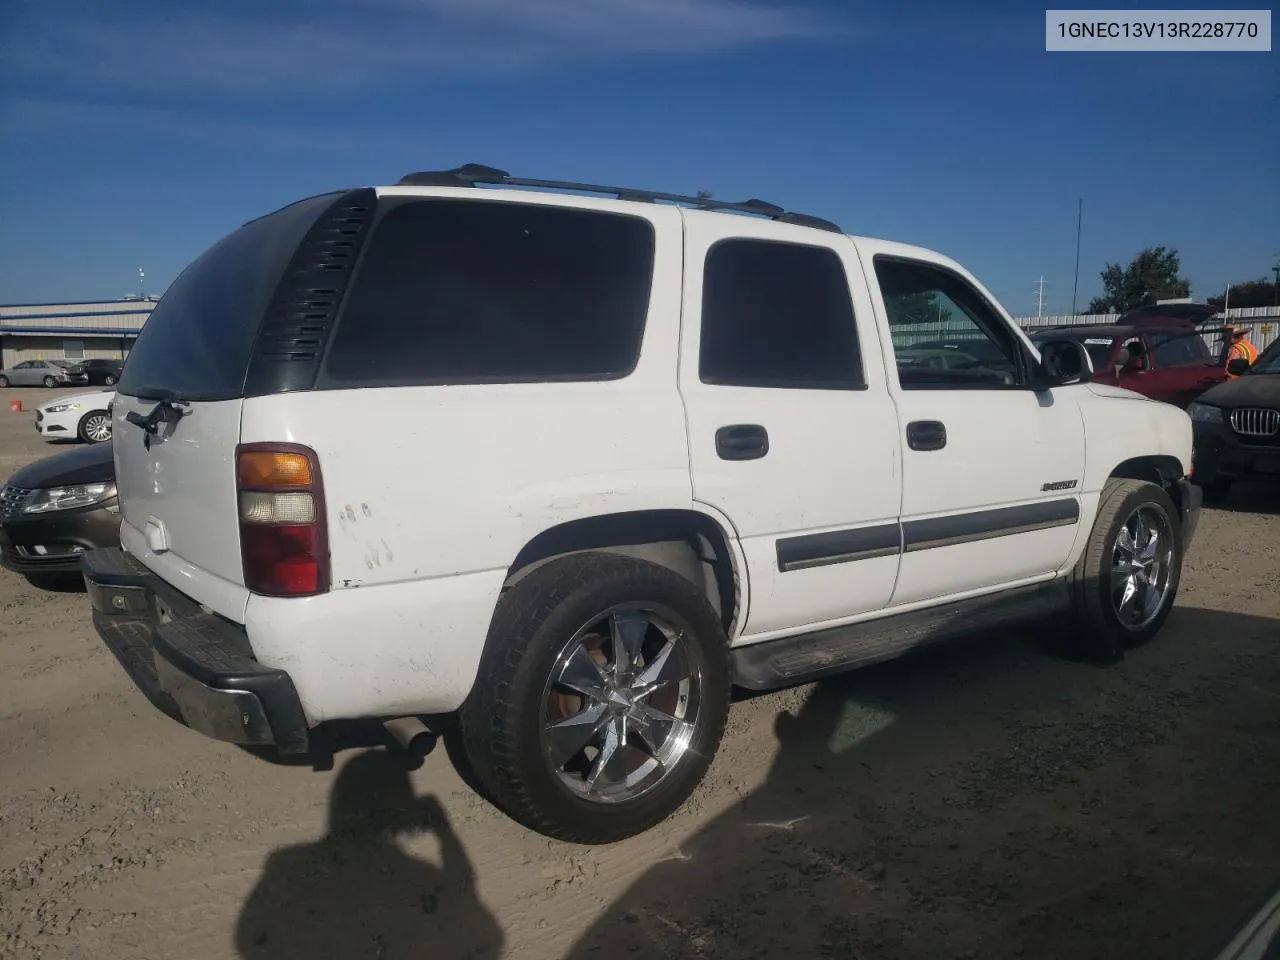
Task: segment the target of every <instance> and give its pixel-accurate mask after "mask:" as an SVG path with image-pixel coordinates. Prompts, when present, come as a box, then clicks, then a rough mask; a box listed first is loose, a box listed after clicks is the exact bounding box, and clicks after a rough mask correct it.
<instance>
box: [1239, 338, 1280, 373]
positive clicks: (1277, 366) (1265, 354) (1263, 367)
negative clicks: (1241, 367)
mask: <svg viewBox="0 0 1280 960" xmlns="http://www.w3.org/2000/svg"><path fill="white" fill-rule="evenodd" d="M1246 373H1248V374H1254V373H1280V340H1277V341H1276V342H1275V343H1273V344H1271V346H1269V347H1267V349H1265V350H1263V351H1262V356H1260V357H1258V362H1257V363H1255V364H1254V365H1253V366H1251V367H1250V368H1249V369H1248V370H1247V371H1246Z"/></svg>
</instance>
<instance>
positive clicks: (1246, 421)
mask: <svg viewBox="0 0 1280 960" xmlns="http://www.w3.org/2000/svg"><path fill="white" fill-rule="evenodd" d="M1231 429H1232V430H1234V431H1235V432H1236V433H1238V434H1239V435H1240V436H1242V437H1274V436H1276V435H1277V434H1280V410H1272V409H1270V408H1268V407H1240V408H1238V409H1236V410H1232V411H1231Z"/></svg>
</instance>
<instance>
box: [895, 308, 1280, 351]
mask: <svg viewBox="0 0 1280 960" xmlns="http://www.w3.org/2000/svg"><path fill="white" fill-rule="evenodd" d="M1119 318H1120V315H1119V314H1118V313H1089V314H1083V315H1081V316H1074V315H1072V314H1066V315H1059V316H1042V317H1014V318H1013V322H1014V323H1016V324H1017V325H1018V326H1020V327H1021V328H1022V329H1023V330H1025V331H1026V332H1027V333H1036V332H1037V331H1040V330H1046V329H1048V328H1050V327H1088V326H1110V325H1111V324H1113V323H1115V322H1116V320H1118V319H1119ZM1228 320H1230V321H1233V322H1235V323H1239V324H1240V325H1241V326H1243V327H1245V328H1246V329H1247V330H1248V331H1249V341H1250V342H1251V343H1252V344H1253V345H1254V346H1255V347H1257V348H1258V351H1259V352H1261V351H1263V350H1265V349H1266V348H1267V347H1269V346H1270V345H1271V344H1272V343H1274V342H1275V340H1276V339H1277V338H1280V310H1277V309H1276V308H1275V307H1244V308H1241V309H1233V310H1228V311H1227V312H1226V313H1220V314H1218V315H1217V316H1215V317H1214V318H1213V319H1212V320H1210V321H1209V323H1210V324H1213V325H1216V324H1218V323H1221V322H1225V321H1228ZM909 329H910V332H909V333H908V332H907V331H906V330H905V329H903V328H901V327H899V328H898V330H897V331H895V333H894V341H895V342H896V343H898V344H900V345H909V344H914V343H926V342H928V341H930V340H944V339H965V338H966V337H972V336H974V328H973V324H972V323H970V322H969V321H967V320H958V321H957V320H946V321H943V322H941V323H922V324H918V325H917V324H912V325H911V327H910V328H909ZM1204 339H1205V342H1206V343H1207V344H1208V345H1209V349H1210V350H1212V351H1214V352H1215V355H1216V352H1217V349H1218V348H1219V347H1220V341H1219V335H1218V334H1216V333H1214V334H1208V335H1207V336H1205V338H1204Z"/></svg>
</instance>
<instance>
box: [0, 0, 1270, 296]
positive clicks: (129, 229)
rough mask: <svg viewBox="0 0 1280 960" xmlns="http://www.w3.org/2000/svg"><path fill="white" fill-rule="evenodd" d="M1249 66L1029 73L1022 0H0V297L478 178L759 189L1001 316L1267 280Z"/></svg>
mask: <svg viewBox="0 0 1280 960" xmlns="http://www.w3.org/2000/svg"><path fill="white" fill-rule="evenodd" d="M1277 56H1278V55H1277V54H1276V53H1274V52H1273V53H1261V54H1104V53H1100V54H1049V53H1046V52H1045V51H1044V10H1043V8H1042V7H1036V6H1034V5H1029V4H1026V3H1020V4H1014V3H1000V2H994V3H974V4H970V5H960V4H953V3H937V4H933V3H925V4H916V5H911V6H903V5H900V4H894V3H889V2H882V0H873V2H870V3H864V4H850V3H831V2H817V0H815V2H813V3H809V4H807V5H806V4H804V2H803V0H792V2H784V0H361V2H360V3H352V2H350V0H221V2H217V3H214V2H209V0H205V2H192V0H114V2H113V3H111V4H102V3H99V2H92V0H3V2H2V3H0V95H2V99H0V134H2V136H0V151H3V152H0V225H3V228H2V229H0V303H14V302H36V301H54V300H64V299H65V300H70V299H106V298H112V297H116V296H120V295H122V294H125V293H129V292H134V291H136V290H137V288H138V281H137V270H138V268H139V267H140V266H141V267H143V268H145V270H146V276H147V281H146V288H147V292H149V293H156V292H159V291H161V290H162V289H163V288H164V286H165V285H167V284H168V282H169V281H170V280H172V278H173V276H174V275H175V274H176V273H177V271H179V270H180V269H181V268H182V266H183V265H185V263H186V262H187V261H189V260H190V259H191V258H192V257H194V256H195V255H196V254H198V253H199V252H200V250H202V249H203V248H204V247H206V246H207V245H208V244H209V243H211V242H213V241H214V240H215V239H217V238H218V237H219V236H221V235H223V234H224V233H226V232H227V231H229V230H231V229H233V228H234V227H235V226H237V225H238V224H240V223H241V222H243V221H244V220H247V219H249V218H251V217H254V216H257V215H259V214H261V213H264V212H266V211H267V210H270V209H273V208H275V207H277V206H280V205H282V204H284V203H287V202H290V201H292V200H294V199H297V198H299V197H301V196H305V195H308V194H311V193H316V192H320V191H324V190H328V189H332V188H335V187H344V186H353V185H359V184H364V183H378V182H382V183H385V182H394V181H395V180H396V179H398V178H399V177H400V176H401V175H402V174H404V173H406V172H408V171H410V170H416V169H436V168H442V167H452V166H455V165H457V164H459V163H464V162H467V161H476V162H481V163H486V164H490V165H493V166H498V167H502V168H503V169H506V170H509V171H511V172H513V173H517V174H519V175H524V176H532V177H547V178H563V179H583V180H590V181H595V182H610V183H625V184H630V185H636V186H644V187H651V188H654V189H661V190H671V191H689V192H692V191H696V190H699V189H705V190H712V191H714V193H715V194H716V196H718V197H724V198H746V197H761V198H764V199H767V200H770V201H773V202H775V203H779V204H781V205H783V206H785V207H787V208H789V209H795V210H800V211H803V212H808V213H815V214H819V215H822V216H825V217H828V218H830V219H834V220H836V221H837V222H838V223H840V224H841V225H842V226H843V227H844V229H845V230H846V231H847V232H850V233H861V234H867V235H871V236H881V237H886V238H890V239H895V240H902V241H906V242H910V243H919V244H923V245H925V246H929V247H933V248H936V249H938V250H941V251H942V252H944V253H947V254H948V255H950V256H953V257H955V258H956V259H958V260H960V261H961V262H963V263H964V264H965V265H966V266H968V267H969V268H970V269H971V270H973V271H974V273H975V274H977V275H978V276H979V277H980V278H981V279H982V280H983V281H984V282H985V283H986V284H987V285H988V286H990V287H991V288H992V289H993V291H994V292H995V294H996V295H997V296H998V297H999V298H1000V299H1001V300H1002V302H1003V303H1004V304H1005V306H1006V307H1007V308H1008V309H1009V310H1010V311H1012V312H1013V313H1015V314H1025V313H1028V312H1030V313H1034V312H1035V308H1036V294H1035V282H1036V280H1037V278H1038V277H1040V276H1041V275H1043V276H1044V278H1045V298H1046V300H1045V304H1046V311H1047V312H1057V311H1065V310H1066V309H1067V308H1069V306H1070V302H1071V282H1072V270H1073V266H1074V256H1075V225H1076V201H1077V198H1078V197H1083V198H1084V237H1083V250H1082V256H1081V265H1080V294H1079V303H1080V306H1081V307H1083V305H1084V304H1086V303H1087V302H1088V300H1089V298H1090V297H1091V296H1093V295H1095V294H1097V293H1098V292H1100V283H1099V280H1098V274H1099V271H1100V270H1101V269H1102V267H1103V266H1104V265H1105V264H1106V263H1107V262H1108V261H1120V262H1127V261H1128V259H1129V258H1130V257H1131V256H1133V255H1134V254H1136V253H1137V252H1138V251H1139V250H1140V249H1141V248H1142V247H1143V246H1146V245H1154V244H1165V245H1167V246H1171V247H1175V248H1177V249H1178V250H1179V252H1180V253H1181V255H1182V261H1183V272H1184V273H1185V274H1186V275H1187V276H1188V277H1189V278H1190V279H1191V281H1192V285H1193V294H1194V295H1196V296H1197V297H1205V296H1209V295H1212V294H1214V293H1216V292H1218V291H1219V290H1220V289H1221V288H1222V286H1223V285H1224V284H1225V283H1226V282H1228V281H1237V280H1245V279H1250V278H1255V277H1258V276H1262V275H1267V274H1269V270H1270V267H1271V265H1272V264H1274V263H1276V262H1277V260H1280V177H1277V170H1280V124H1277V118H1278V117H1280V69H1278V66H1277Z"/></svg>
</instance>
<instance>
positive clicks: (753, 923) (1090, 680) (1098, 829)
mask: <svg viewBox="0 0 1280 960" xmlns="http://www.w3.org/2000/svg"><path fill="white" fill-rule="evenodd" d="M1277 640H1280V623H1277V621H1276V620H1273V619H1266V618H1261V617H1253V616H1245V615H1238V614H1231V613H1221V612H1214V611H1207V610H1198V609H1186V608H1177V609H1175V612H1174V614H1173V616H1172V617H1171V618H1170V620H1169V622H1168V624H1167V626H1166V628H1165V630H1164V631H1163V632H1162V634H1161V636H1160V638H1159V639H1158V640H1157V641H1155V642H1153V643H1152V644H1150V645H1149V646H1147V647H1145V648H1143V649H1142V650H1140V651H1134V652H1132V653H1130V655H1129V656H1128V657H1127V658H1125V659H1124V660H1122V661H1121V662H1120V663H1118V664H1115V665H1113V666H1111V667H1109V668H1105V669H1103V668H1099V667H1095V666H1089V665H1086V664H1081V663H1071V662H1066V661H1063V660H1061V659H1057V658H1054V657H1049V656H1045V655H1044V653H1043V652H1042V646H1043V644H1042V643H1041V642H1040V639H1039V637H1038V636H1037V635H1035V633H1034V631H1032V632H1022V633H1019V634H1007V635H999V636H991V637H986V638H983V639H982V640H980V641H974V642H968V643H963V644H953V645H950V646H946V647H941V648H939V649H937V650H934V651H932V652H929V653H925V654H921V655H919V656H913V657H907V658H904V659H902V660H899V661H896V662H893V663H889V664H883V665H880V666H878V667H873V668H868V669H865V670H861V671H858V672H855V673H852V674H849V675H846V676H844V677H841V678H837V679H835V680H832V681H828V682H825V683H823V684H820V685H818V686H816V687H814V688H813V689H812V693H811V695H810V696H809V697H808V698H807V699H806V700H804V701H803V703H802V705H801V706H800V707H799V708H797V709H796V711H795V712H794V713H792V712H786V711H784V712H781V713H779V714H778V715H777V716H776V717H775V719H774V723H773V731H772V733H773V735H774V736H776V737H777V739H778V741H780V750H779V752H778V754H777V759H776V761H775V763H774V766H773V767H772V769H771V770H770V772H769V774H768V777H767V779H766V781H765V783H764V784H763V785H762V786H761V787H759V788H758V789H756V790H754V791H753V792H751V793H750V794H749V795H748V796H746V797H745V798H744V799H743V800H742V801H741V802H739V803H738V804H737V805H735V806H734V807H733V808H731V809H729V810H728V811H727V812H725V813H723V814H722V815H720V816H718V817H716V818H715V819H712V820H710V821H708V822H706V823H705V824H704V825H702V826H701V827H699V828H698V829H697V830H696V832H694V833H693V835H692V836H691V837H690V838H689V839H688V840H687V841H685V842H684V843H683V844H682V845H681V847H680V849H679V851H678V853H677V854H676V855H675V856H668V854H669V852H670V851H668V850H666V849H663V848H662V847H661V846H655V844H659V843H661V841H660V840H659V839H658V838H659V837H660V836H662V833H661V832H659V831H655V832H654V833H653V834H650V835H645V836H641V837H637V838H633V839H632V840H629V841H626V842H625V844H623V845H619V846H620V847H621V850H618V849H617V848H611V853H610V855H611V856H619V855H620V856H623V857H635V858H643V859H646V860H648V861H651V862H653V863H654V865H653V866H651V867H649V868H648V870H647V872H646V873H644V874H643V875H642V876H641V878H640V879H639V880H638V881H637V882H636V883H634V884H633V886H632V887H631V888H630V889H628V890H626V891H625V892H624V893H622V894H621V895H620V896H616V897H614V899H613V902H612V903H611V904H610V905H609V906H608V907H607V908H606V909H604V910H603V911H602V913H601V914H600V915H599V916H598V917H597V918H596V920H595V922H594V923H593V924H592V925H591V926H590V927H589V928H588V929H587V930H586V932H585V933H584V934H583V935H582V936H581V937H580V938H579V939H578V940H577V942H576V943H575V944H574V945H573V946H572V948H571V949H570V952H569V953H568V954H567V956H568V957H569V958H570V960H589V958H594V960H614V958H649V957H654V958H663V960H672V958H698V960H718V958H724V960H730V958H732V960H748V958H773V957H794V958H810V957H813V958H827V957H830V958H840V960H871V958H875V960H948V958H964V957H969V958H976V957H982V958H984V960H987V958H991V960H996V958H1005V957H1008V958H1023V957H1026V958H1032V957H1034V958H1043V960H1056V958H1063V960H1067V958H1070V960H1078V958H1081V957H1088V958H1090V960H1108V958H1116V960H1120V958H1124V960H1130V958H1134V957H1159V958H1161V960H1183V958H1185V960H1201V958H1210V957H1213V956H1214V954H1215V953H1216V951H1217V949H1219V948H1220V947H1221V946H1223V945H1225V943H1226V942H1227V940H1228V939H1229V937H1230V934H1231V933H1232V931H1233V930H1234V928H1235V927H1236V925H1237V924H1238V923H1239V922H1240V920H1241V919H1242V917H1243V916H1245V915H1246V914H1247V912H1248V911H1249V909H1251V908H1252V907H1253V906H1254V905H1255V904H1256V901H1257V898H1258V897H1259V896H1261V895H1262V894H1263V893H1264V892H1269V891H1270V890H1271V889H1273V888H1274V882H1275V880H1276V879H1277V875H1278V874H1280V818H1277V817H1276V816H1275V797H1276V795H1277V791H1278V790H1280V708H1278V704H1280V655H1278V654H1277ZM779 699H780V700H782V699H785V698H779ZM788 702H790V703H796V702H797V701H796V700H795V698H791V699H790V700H788ZM739 746H740V744H739ZM764 746H765V745H764V744H762V745H761V748H762V749H763V748H764ZM769 746H770V747H771V746H772V744H770V745H769ZM695 806H696V805H695ZM675 825H676V827H677V828H678V827H679V822H678V818H677V821H676V823H675ZM423 831H429V832H432V833H434V835H435V837H436V838H437V840H438V841H439V846H440V851H441V856H440V863H439V865H437V864H434V863H431V862H428V861H426V860H420V859H417V858H415V857H412V856H409V855H407V854H406V853H405V852H404V851H403V850H402V849H401V848H400V846H399V845H398V844H397V842H396V841H397V838H398V837H402V836H404V835H407V834H410V833H414V832H423ZM549 909H550V910H552V911H555V910H556V909H557V908H556V907H555V906H554V905H551V906H550V907H549ZM545 919H547V920H549V921H551V922H553V923H554V922H555V921H556V918H555V916H554V915H549V916H547V917H546V918H545ZM504 940H505V938H504V935H503V932H502V930H501V928H500V926H499V924H498V921H497V919H496V918H495V917H494V916H493V915H492V914H491V913H490V911H489V910H488V909H486V908H485V906H484V905H483V904H481V902H480V901H479V899H478V896H477V893H476V885H475V876H474V869H473V867H472V865H471V864H470V863H469V862H468V859H467V857H466V854H465V852H464V851H463V849H462V847H461V844H460V843H459V841H458V839H457V837H456V836H455V835H454V833H453V831H452V829H451V827H450V825H449V822H448V820H447V819H446V817H445V813H444V811H443V810H442V809H441V808H440V806H439V804H438V803H437V802H436V801H435V800H434V799H433V798H430V797H425V798H417V797H415V796H414V795H413V793H412V789H411V786H410V784H409V780H408V776H407V773H406V771H405V766H404V762H403V759H402V758H400V757H398V756H396V755H395V754H394V753H388V752H386V751H384V750H372V751H369V752H365V753H362V754H359V755H357V756H356V757H354V758H353V759H352V760H351V761H349V762H348V763H347V764H346V765H345V766H344V767H343V768H342V770H341V772H340V773H339V775H338V777H337V780H336V782H335V787H334V791H333V795H332V798H331V814H330V825H329V831H328V834H327V835H326V836H325V837H324V838H323V839H322V840H320V841H318V842H316V843H313V844H305V845H300V846H296V847H291V848H287V849H283V850H280V851H278V852H276V853H274V854H272V856H271V857H270V858H269V860H268V862H267V864H266V866H265V869H264V871H263V873H262V876H261V879H260V881H259V883H258V885H257V887H256V888H255V889H254V891H253V892H252V894H251V896H250V897H249V899H248V901H247V902H246V904H245V907H244V910H243V913H242V916H241V918H240V921H239V924H238V927H237V932H236V946H237V948H238V950H239V952H240V955H241V956H242V957H243V958H245V960H250V958H252V960H257V958H266V957H271V958H280V960H289V958H294V957H298V958H302V957H306V958H316V957H324V958H333V960H346V958H382V960H396V958H406V960H408V958H415V960H416V958H431V960H435V958H440V960H446V958H447V960H453V958H480V957H497V956H499V955H501V954H502V951H503V949H504V947H510V948H512V949H513V950H514V948H516V947H518V946H519V944H517V943H505V942H504ZM538 960H542V958H541V957H539V958H538Z"/></svg>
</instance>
